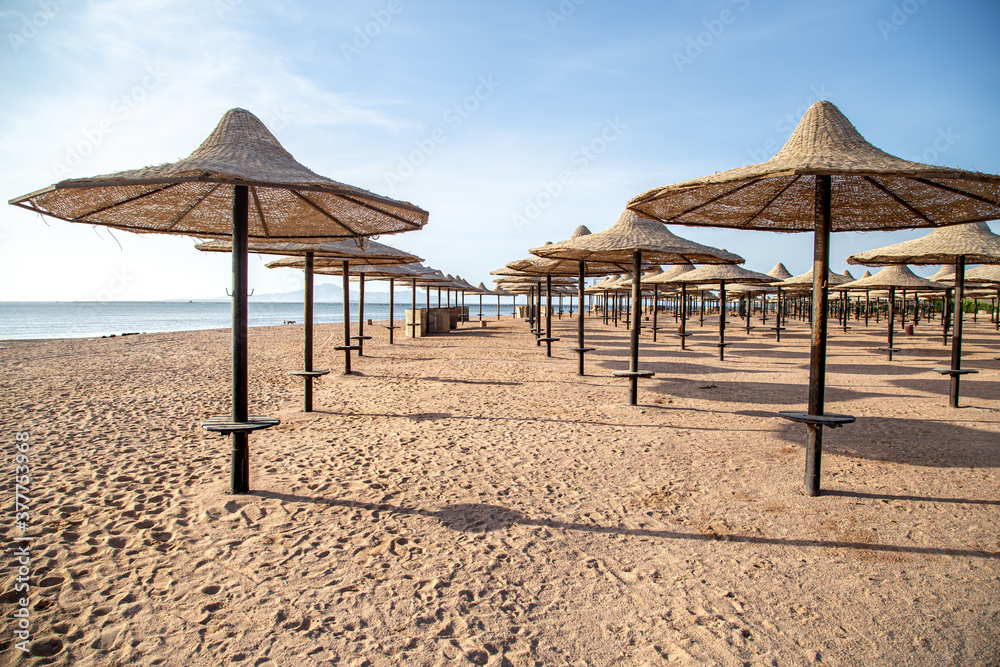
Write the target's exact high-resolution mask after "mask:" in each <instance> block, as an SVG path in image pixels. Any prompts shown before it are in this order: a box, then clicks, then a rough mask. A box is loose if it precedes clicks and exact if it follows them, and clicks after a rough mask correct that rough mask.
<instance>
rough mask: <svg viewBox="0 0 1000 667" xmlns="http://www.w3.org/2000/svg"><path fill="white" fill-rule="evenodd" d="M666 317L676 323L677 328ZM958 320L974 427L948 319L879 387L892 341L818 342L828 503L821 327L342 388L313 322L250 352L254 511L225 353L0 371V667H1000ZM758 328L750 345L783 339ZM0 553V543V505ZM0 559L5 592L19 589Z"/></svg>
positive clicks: (982, 323) (997, 504)
mask: <svg viewBox="0 0 1000 667" xmlns="http://www.w3.org/2000/svg"><path fill="white" fill-rule="evenodd" d="M666 319H667V320H668V322H670V321H672V319H673V318H672V316H666ZM988 320H989V317H988V316H983V315H980V316H979V318H978V322H975V323H974V322H972V318H971V317H969V318H967V320H966V324H965V326H966V329H965V334H966V335H965V338H964V341H965V342H964V346H963V347H964V360H963V366H966V367H969V368H975V369H978V370H979V371H980V373H979V374H978V375H973V376H968V377H967V378H965V379H964V380H963V382H962V404H963V407H962V408H960V409H957V410H955V409H949V408H948V407H947V405H948V380H947V379H946V378H944V377H942V376H940V375H938V374H936V373H933V372H931V370H930V369H932V368H935V367H940V366H947V365H948V360H949V355H950V346H949V347H945V346H944V345H942V340H941V336H940V323H939V322H938V321H934V322H930V323H923V324H921V325H919V326H918V327H917V334H916V335H915V336H903V335H902V333H901V332H897V338H896V342H897V346H898V347H901V348H903V351H902V352H900V353H899V354H898V355H896V356H895V358H894V360H893V361H892V362H888V361H887V360H886V358H885V356H884V355H883V354H882V353H880V352H877V351H875V348H877V347H880V346H883V345H884V344H885V328H884V322H883V323H881V324H879V325H876V324H875V323H874V321H873V322H872V323H871V325H870V327H869V328H867V329H865V328H864V325H863V323H857V322H853V321H852V322H851V324H850V331H848V332H847V333H843V332H842V331H840V330H839V328H838V327H836V326H835V323H833V322H831V326H830V347H829V353H828V354H829V358H828V376H827V386H828V389H827V406H826V409H827V411H829V412H840V413H846V414H852V415H855V416H856V417H857V422H856V423H855V424H852V425H850V426H847V427H845V428H842V429H836V430H828V431H827V432H826V435H825V438H824V447H825V450H824V458H823V485H824V489H825V494H824V495H822V496H820V497H818V498H809V497H806V496H804V495H803V494H802V492H801V488H802V476H803V469H804V453H803V448H804V442H805V427H804V426H802V425H800V424H793V423H790V422H787V421H785V420H782V419H777V418H775V416H774V415H775V413H776V412H777V411H778V410H782V409H804V408H805V403H806V396H807V373H808V359H809V346H808V328H807V327H808V325H807V324H806V323H804V322H798V321H790V322H789V331H788V332H787V334H785V335H783V337H782V341H781V343H780V344H779V343H776V342H775V341H774V339H773V334H771V333H770V332H769V331H767V329H765V328H763V327H762V326H761V324H760V322H759V319H758V321H755V322H754V323H753V324H754V326H755V327H757V328H755V329H754V330H753V331H751V333H750V335H749V337H748V336H747V335H746V333H745V332H743V331H742V330H741V329H740V327H739V324H740V322H739V320H738V319H737V320H735V321H732V320H731V327H730V328H729V329H727V341H728V342H731V343H732V346H731V347H729V348H727V351H726V356H727V358H726V360H725V361H724V362H720V361H718V358H717V354H718V352H717V348H716V347H715V343H716V342H717V331H716V328H715V324H716V321H715V320H714V319H707V320H706V322H705V326H704V327H703V328H702V327H699V326H698V323H697V319H695V320H693V321H692V323H691V324H689V329H688V330H689V331H690V332H693V333H694V335H693V336H692V337H691V338H690V339H689V345H688V347H689V349H688V350H686V351H682V350H680V348H679V344H678V343H677V339H676V337H674V336H670V335H661V336H660V337H659V342H657V343H653V342H652V340H651V335H650V334H649V333H648V332H644V333H643V347H642V359H641V362H640V367H641V368H642V369H648V370H652V371H655V372H656V376H655V377H654V378H652V379H650V380H644V381H641V382H640V392H639V403H640V406H639V407H634V408H633V407H629V406H627V405H626V404H625V403H626V391H627V385H626V382H625V381H623V380H618V379H615V378H612V377H611V372H612V371H613V370H622V369H625V368H626V366H627V359H626V356H627V345H628V338H627V336H628V333H627V331H626V329H625V328H624V326H619V327H618V328H614V327H610V326H604V325H603V324H601V323H600V322H598V321H596V320H591V321H589V322H588V325H587V329H588V345H591V344H592V346H593V347H596V348H598V351H597V352H594V353H592V354H590V355H588V357H587V370H588V376H587V377H583V378H580V377H578V376H577V375H576V355H575V354H574V353H572V352H570V351H569V348H571V347H575V327H576V319H575V318H569V317H563V318H562V319H556V320H554V321H553V323H554V330H555V334H554V335H556V336H560V337H561V338H562V340H561V341H559V342H558V343H555V345H554V352H553V357H552V358H546V357H545V354H544V347H537V346H536V345H535V343H534V340H533V338H532V337H531V336H530V335H529V334H528V332H527V324H526V323H525V322H524V321H521V320H513V319H510V318H505V319H503V320H502V321H497V320H495V319H494V320H488V324H487V326H486V327H485V328H482V327H480V325H479V324H478V322H470V323H468V324H465V325H463V326H462V327H461V328H460V329H458V330H457V331H454V332H452V333H450V334H446V335H436V336H432V337H428V338H423V339H416V340H413V339H407V338H403V337H402V336H401V335H400V336H399V337H398V338H397V342H396V344H395V345H393V346H389V345H388V340H387V335H386V330H385V329H383V328H382V327H380V326H378V323H376V325H375V326H372V327H366V333H371V334H372V335H373V336H375V339H374V340H372V341H370V342H369V343H368V344H367V345H366V347H365V356H363V357H361V358H355V359H354V360H353V366H354V369H355V371H356V372H355V374H354V375H350V376H344V375H341V374H339V373H340V369H341V368H342V363H343V357H342V354H341V353H337V352H334V351H333V350H332V347H333V346H334V345H336V344H339V342H340V341H341V340H342V334H341V329H340V326H339V325H332V324H323V325H318V326H317V327H316V359H317V366H318V367H321V368H331V369H332V370H333V373H331V374H330V375H328V376H326V377H325V378H323V379H322V380H320V381H318V382H317V383H316V395H315V406H316V411H315V412H313V413H308V414H307V413H303V412H301V411H300V409H301V400H302V386H301V380H299V379H297V378H294V377H290V376H288V375H286V373H285V371H286V370H290V369H295V368H300V367H301V346H302V327H301V326H281V327H262V328H254V329H251V331H250V373H251V375H250V405H251V413H252V414H263V415H268V416H274V417H279V418H280V419H281V420H282V423H281V425H280V426H279V427H276V428H273V429H270V430H267V431H263V432H259V433H256V434H254V435H253V436H251V439H250V451H251V480H250V484H251V488H252V489H253V493H252V494H251V495H247V496H230V495H228V494H227V493H226V491H227V489H228V488H229V441H228V439H227V438H223V437H220V436H216V435H212V434H210V433H208V432H206V431H204V430H202V429H201V428H200V427H199V422H200V421H201V420H203V419H205V418H206V417H208V416H211V415H214V414H225V413H226V412H228V409H229V401H230V366H229V364H230V346H229V343H230V335H229V331H228V330H214V331H200V332H186V333H169V334H145V335H139V336H129V337H126V338H112V339H89V340H62V341H51V342H44V341H36V342H30V343H0V365H2V368H3V369H4V376H3V380H2V382H0V399H2V403H3V405H4V409H3V413H2V430H0V433H2V434H3V436H2V437H3V440H4V443H5V445H4V447H5V449H4V451H5V453H6V456H5V461H7V466H8V467H7V470H6V472H5V474H6V475H7V479H8V480H9V479H11V478H12V476H13V473H14V470H13V468H14V462H13V454H14V436H15V433H17V432H27V433H29V443H30V447H31V448H30V468H31V482H30V494H31V498H32V510H31V529H30V531H29V534H32V535H35V536H36V538H35V540H34V542H33V543H32V544H31V591H30V595H31V597H30V599H31V605H30V613H31V617H30V618H31V620H30V623H31V647H32V650H33V652H34V653H35V654H36V657H34V658H31V659H30V661H25V660H24V659H23V658H22V653H21V651H19V650H16V648H15V647H14V642H15V641H16V638H15V637H14V636H13V634H12V628H13V623H12V621H11V619H12V613H13V611H14V610H15V609H16V608H17V600H18V597H19V595H18V594H14V593H11V592H8V593H7V594H6V595H5V596H4V597H3V599H2V603H3V606H2V609H3V615H4V618H5V619H6V623H5V626H6V627H5V629H4V631H3V633H2V641H0V648H2V655H3V664H5V665H14V664H53V665H77V666H86V665H163V666H172V665H191V666H194V665H213V666H215V665H240V666H242V665H246V666H253V667H257V666H263V665H275V666H278V665H280V666H284V665H290V666H291V665H294V666H298V665H314V664H315V665H329V664H340V665H372V666H381V665H463V664H474V665H517V666H520V665H574V666H576V665H595V666H597V665H660V664H679V665H727V666H728V665H782V666H784V665H812V664H824V665H859V664H863V665H889V664H892V665H910V666H915V665H928V666H930V665H934V666H938V665H996V664H998V660H1000V648H998V647H1000V604H998V600H1000V537H998V531H997V526H998V525H1000V491H998V467H1000V438H998V433H1000V393H998V387H1000V385H998V381H1000V361H997V360H996V357H997V356H998V354H1000V349H998V347H1000V345H998V343H1000V335H998V333H997V332H996V331H995V330H994V325H993V324H991V323H989V321H988ZM772 324H773V322H770V321H769V322H768V324H767V325H766V326H772ZM12 487H13V484H12V483H11V484H8V485H7V487H6V488H7V489H8V491H6V492H5V496H4V507H5V508H6V509H7V510H8V511H7V514H6V516H7V517H9V518H8V519H7V520H6V521H5V522H3V524H2V532H3V534H4V539H5V544H7V545H10V544H12V541H11V540H12V538H13V537H14V536H15V535H16V534H20V532H19V531H17V530H16V529H15V528H14V526H13V504H14V499H13V497H12V495H11V492H10V490H9V489H11V488H12ZM10 553H11V552H10V550H8V551H7V552H6V553H5V559H6V563H5V565H6V569H5V575H4V576H5V577H6V579H5V587H4V590H5V591H12V590H13V580H14V577H15V575H16V573H17V568H16V563H15V561H14V557H13V556H12V555H10Z"/></svg>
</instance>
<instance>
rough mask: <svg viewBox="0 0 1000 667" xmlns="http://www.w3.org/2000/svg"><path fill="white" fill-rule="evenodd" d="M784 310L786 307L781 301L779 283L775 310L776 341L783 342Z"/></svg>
mask: <svg viewBox="0 0 1000 667" xmlns="http://www.w3.org/2000/svg"><path fill="white" fill-rule="evenodd" d="M783 311H784V308H783V307H782V303H781V285H778V303H777V305H776V306H775V311H774V335H775V338H776V341H775V342H778V343H780V342H781V319H782V318H781V316H782V315H783V314H784V313H783Z"/></svg>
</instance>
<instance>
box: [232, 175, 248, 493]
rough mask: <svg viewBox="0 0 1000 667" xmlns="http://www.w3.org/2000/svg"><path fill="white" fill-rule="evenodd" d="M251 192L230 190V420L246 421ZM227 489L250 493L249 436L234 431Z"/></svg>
mask: <svg viewBox="0 0 1000 667" xmlns="http://www.w3.org/2000/svg"><path fill="white" fill-rule="evenodd" d="M249 206H250V189H249V187H248V186H246V185H237V186H236V187H235V188H234V189H233V311H232V313H233V321H232V329H233V331H232V336H233V414H232V417H233V421H234V422H245V421H247V420H248V419H249V416H250V415H249V411H250V408H249V390H248V382H247V376H248V372H247V245H248V243H249V239H248V235H249V232H248V226H249V215H250V213H249ZM230 437H231V438H232V444H233V452H232V461H231V469H230V475H229V488H230V491H231V492H232V493H234V494H244V493H250V436H249V434H248V433H247V432H246V431H243V432H234V433H233V434H232V436H230Z"/></svg>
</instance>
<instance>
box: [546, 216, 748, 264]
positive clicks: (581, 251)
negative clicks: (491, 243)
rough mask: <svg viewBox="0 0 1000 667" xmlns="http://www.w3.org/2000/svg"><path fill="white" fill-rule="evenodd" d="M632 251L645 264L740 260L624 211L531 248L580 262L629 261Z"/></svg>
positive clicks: (716, 262)
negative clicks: (597, 228)
mask: <svg viewBox="0 0 1000 667" xmlns="http://www.w3.org/2000/svg"><path fill="white" fill-rule="evenodd" d="M636 250H640V251H642V261H643V262H645V263H649V264H679V263H684V262H689V263H693V264H720V263H736V264H741V263H743V261H744V260H743V258H742V257H740V256H739V255H736V254H733V253H731V252H728V251H726V250H720V249H718V248H712V247H710V246H706V245H701V244H700V243H695V242H694V241H688V240H687V239H683V238H681V237H679V236H677V235H676V234H674V233H672V232H671V231H670V230H669V229H667V228H666V226H664V225H663V224H661V223H660V222H658V221H656V220H654V219H652V218H650V217H649V216H647V215H644V214H641V213H636V212H635V211H630V210H626V211H625V212H624V213H622V214H621V216H619V217H618V220H617V221H616V222H615V224H613V225H611V227H609V228H608V229H606V230H604V231H603V232H597V233H596V234H589V235H586V236H581V237H578V238H575V239H569V240H568V241H562V242H560V243H553V244H550V245H546V246H543V247H541V248H532V250H531V254H533V255H538V256H539V257H551V258H555V259H570V260H584V261H603V262H614V263H618V264H623V265H629V264H631V263H632V256H633V253H634V252H635V251H636Z"/></svg>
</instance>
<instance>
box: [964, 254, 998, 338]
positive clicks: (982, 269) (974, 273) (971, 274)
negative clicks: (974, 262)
mask: <svg viewBox="0 0 1000 667" xmlns="http://www.w3.org/2000/svg"><path fill="white" fill-rule="evenodd" d="M965 282H967V283H975V284H977V285H993V286H994V287H996V297H995V298H996V304H997V305H998V306H1000V266H997V265H995V264H994V265H989V264H986V265H983V266H977V267H976V268H974V269H971V270H970V271H968V272H967V273H966V274H965ZM993 321H994V323H995V324H996V328H997V329H998V330H1000V312H998V311H997V308H996V306H994V308H993Z"/></svg>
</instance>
